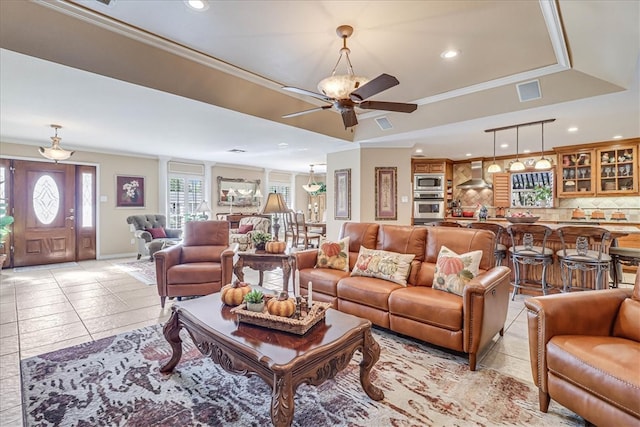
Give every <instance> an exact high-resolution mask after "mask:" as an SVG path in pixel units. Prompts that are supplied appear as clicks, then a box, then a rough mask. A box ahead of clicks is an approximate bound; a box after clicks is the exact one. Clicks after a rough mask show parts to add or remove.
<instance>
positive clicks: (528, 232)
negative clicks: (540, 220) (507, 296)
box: [507, 224, 553, 301]
mask: <svg viewBox="0 0 640 427" xmlns="http://www.w3.org/2000/svg"><path fill="white" fill-rule="evenodd" d="M507 233H508V234H509V237H510V238H511V247H510V248H509V253H510V256H511V261H512V263H513V270H514V273H515V280H514V282H513V295H511V300H512V301H513V300H514V298H515V297H516V294H517V293H518V291H519V290H520V289H535V290H540V289H542V294H543V295H547V291H548V290H549V289H550V288H551V286H549V285H548V284H547V266H549V265H551V264H553V250H552V249H551V248H548V247H547V238H548V237H549V236H551V233H552V230H551V229H550V228H549V227H547V226H544V225H538V224H513V225H510V226H508V227H507ZM535 243H539V244H538V245H536V244H535ZM528 265H542V277H541V279H540V281H535V280H529V281H530V282H532V283H539V284H540V288H538V287H537V286H529V285H524V284H523V277H525V276H526V268H525V274H524V275H522V274H520V269H521V267H522V266H524V267H526V266H528Z"/></svg>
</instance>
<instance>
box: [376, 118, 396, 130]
mask: <svg viewBox="0 0 640 427" xmlns="http://www.w3.org/2000/svg"><path fill="white" fill-rule="evenodd" d="M375 120H376V123H377V124H378V126H379V127H380V129H382V130H389V129H391V128H392V127H393V125H392V124H391V122H390V121H389V119H388V118H386V117H378V118H377V119H375Z"/></svg>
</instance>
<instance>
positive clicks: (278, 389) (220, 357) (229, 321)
mask: <svg viewBox="0 0 640 427" xmlns="http://www.w3.org/2000/svg"><path fill="white" fill-rule="evenodd" d="M172 310H173V313H172V314H171V318H170V319H169V321H168V322H167V323H166V324H165V326H164V336H165V338H166V339H167V341H168V342H169V344H170V345H171V348H172V350H173V354H172V356H171V359H170V360H169V361H168V362H167V363H166V364H165V365H164V366H162V367H161V368H160V371H161V372H165V373H166V372H171V371H173V369H174V368H175V367H176V365H177V364H178V362H179V361H180V358H181V357H182V340H181V339H180V329H181V328H185V329H186V330H187V331H188V332H189V334H190V335H191V337H192V338H193V340H194V342H195V343H196V345H197V347H198V349H199V350H200V352H202V354H204V355H205V356H209V357H210V358H211V360H213V361H214V362H215V363H217V364H218V365H220V366H221V367H222V368H223V369H224V370H226V371H227V372H230V373H233V374H240V375H247V376H249V375H253V374H257V375H258V376H259V377H260V378H262V379H263V380H264V381H265V382H266V383H267V384H269V385H270V386H271V388H272V390H273V391H272V393H271V420H272V422H273V424H274V425H275V426H289V425H291V422H292V421H293V410H294V401H293V396H294V395H295V392H296V390H297V388H298V386H299V385H300V384H302V383H307V384H311V385H316V386H317V385H320V384H322V383H323V382H324V381H326V380H327V379H330V378H333V377H335V375H336V374H337V373H338V372H340V371H341V370H342V369H344V368H346V367H347V365H348V364H349V362H350V360H351V358H352V357H353V354H354V353H355V351H356V350H360V352H361V353H362V361H361V362H360V383H361V384H362V388H363V389H364V391H365V392H366V393H367V395H368V396H369V397H370V398H371V399H373V400H382V399H383V398H384V393H383V392H382V390H380V389H379V388H377V387H376V386H374V385H373V384H372V383H371V381H370V379H369V373H370V371H371V368H372V367H373V365H374V364H375V363H376V362H377V361H378V358H379V357H380V346H379V345H378V343H377V342H376V341H375V340H374V338H373V336H372V335H371V322H370V321H369V320H366V319H361V318H359V317H355V316H352V315H350V314H345V313H341V312H339V311H337V310H333V309H329V310H328V311H327V313H326V317H325V319H324V320H323V321H320V322H319V323H318V324H317V325H315V326H314V327H313V328H311V330H309V332H307V333H306V334H305V335H302V336H299V335H294V334H290V333H287V332H280V331H276V330H273V329H267V328H263V327H261V326H255V325H250V324H245V323H239V322H238V321H237V319H236V316H235V314H233V313H231V311H230V310H231V308H230V307H228V306H225V305H224V304H223V303H222V301H221V300H220V294H219V293H217V294H212V295H208V296H205V297H202V298H197V299H193V300H188V301H180V302H176V303H174V305H173V307H172Z"/></svg>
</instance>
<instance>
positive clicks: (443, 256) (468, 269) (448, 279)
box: [432, 246, 482, 296]
mask: <svg viewBox="0 0 640 427" xmlns="http://www.w3.org/2000/svg"><path fill="white" fill-rule="evenodd" d="M481 259H482V251H473V252H469V253H466V254H462V255H458V254H457V253H455V252H453V251H452V250H451V249H449V248H447V247H446V246H442V247H441V248H440V253H438V260H437V261H436V270H435V273H434V275H433V285H432V286H433V288H434V289H438V290H441V291H445V292H450V293H452V294H456V295H460V296H462V293H463V291H464V287H465V285H466V284H467V283H468V282H469V281H470V280H471V279H473V278H474V277H476V276H477V275H478V273H479V269H480V260H481Z"/></svg>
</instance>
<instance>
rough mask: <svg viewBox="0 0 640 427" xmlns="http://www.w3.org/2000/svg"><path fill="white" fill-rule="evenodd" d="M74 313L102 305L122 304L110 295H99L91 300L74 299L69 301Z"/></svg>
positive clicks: (118, 299)
mask: <svg viewBox="0 0 640 427" xmlns="http://www.w3.org/2000/svg"><path fill="white" fill-rule="evenodd" d="M70 301H71V304H72V305H73V307H74V308H75V309H76V311H78V312H80V311H82V310H85V309H98V308H100V307H101V306H103V305H108V304H122V301H121V300H120V298H118V297H117V296H115V295H113V294H111V293H110V292H109V294H107V295H99V296H97V297H93V298H74V299H73V300H70Z"/></svg>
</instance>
